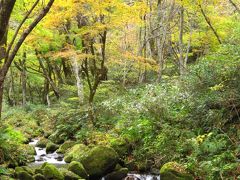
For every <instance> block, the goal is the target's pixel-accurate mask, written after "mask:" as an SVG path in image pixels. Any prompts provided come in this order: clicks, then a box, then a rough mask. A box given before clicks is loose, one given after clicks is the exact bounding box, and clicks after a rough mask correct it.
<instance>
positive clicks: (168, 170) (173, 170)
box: [160, 162, 194, 180]
mask: <svg viewBox="0 0 240 180" xmlns="http://www.w3.org/2000/svg"><path fill="white" fill-rule="evenodd" d="M160 174H161V179H162V180H173V179H175V180H193V179H194V178H193V177H192V176H191V175H190V174H188V173H187V171H186V169H185V168H184V167H183V165H181V164H178V163H177V162H168V163H166V164H164V165H163V166H162V168H161V170H160Z"/></svg>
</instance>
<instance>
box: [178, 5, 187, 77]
mask: <svg viewBox="0 0 240 180" xmlns="http://www.w3.org/2000/svg"><path fill="white" fill-rule="evenodd" d="M183 28H184V9H183V6H181V7H180V23H179V55H180V56H179V70H180V75H184V74H185V70H186V67H185V63H184V54H183V53H184V50H183V48H184V47H183Z"/></svg>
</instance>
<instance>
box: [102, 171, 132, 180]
mask: <svg viewBox="0 0 240 180" xmlns="http://www.w3.org/2000/svg"><path fill="white" fill-rule="evenodd" d="M127 173H128V169H127V168H121V169H119V170H116V171H113V172H112V173H109V174H107V175H106V176H105V177H104V179H105V180H113V179H114V180H122V179H123V178H125V177H126V176H127Z"/></svg>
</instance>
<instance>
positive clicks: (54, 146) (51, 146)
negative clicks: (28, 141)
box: [46, 142, 59, 154]
mask: <svg viewBox="0 0 240 180" xmlns="http://www.w3.org/2000/svg"><path fill="white" fill-rule="evenodd" d="M58 148H59V146H58V145H57V144H54V143H52V142H48V143H47V146H46V152H47V154H48V153H53V152H55V151H56V150H57V149H58Z"/></svg>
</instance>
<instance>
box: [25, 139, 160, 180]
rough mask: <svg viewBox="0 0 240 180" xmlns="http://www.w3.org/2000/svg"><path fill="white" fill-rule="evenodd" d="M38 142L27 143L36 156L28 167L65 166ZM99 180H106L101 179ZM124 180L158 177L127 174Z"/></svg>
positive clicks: (148, 179) (60, 159)
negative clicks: (45, 164)
mask: <svg viewBox="0 0 240 180" xmlns="http://www.w3.org/2000/svg"><path fill="white" fill-rule="evenodd" d="M38 141H39V140H38V139H33V140H32V141H31V142H30V143H29V145H31V146H34V148H35V151H36V155H35V156H34V158H35V162H33V163H31V164H29V166H39V165H42V164H43V163H45V162H47V163H49V164H54V165H55V166H58V167H61V166H63V165H65V164H67V163H66V162H65V161H64V159H63V158H64V156H63V154H60V153H57V152H56V151H55V152H53V153H47V152H46V148H40V147H37V146H36V144H37V143H38ZM101 180H106V179H105V177H103V178H102V179H101ZM124 180H160V175H152V174H137V173H128V175H127V177H125V178H124Z"/></svg>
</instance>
